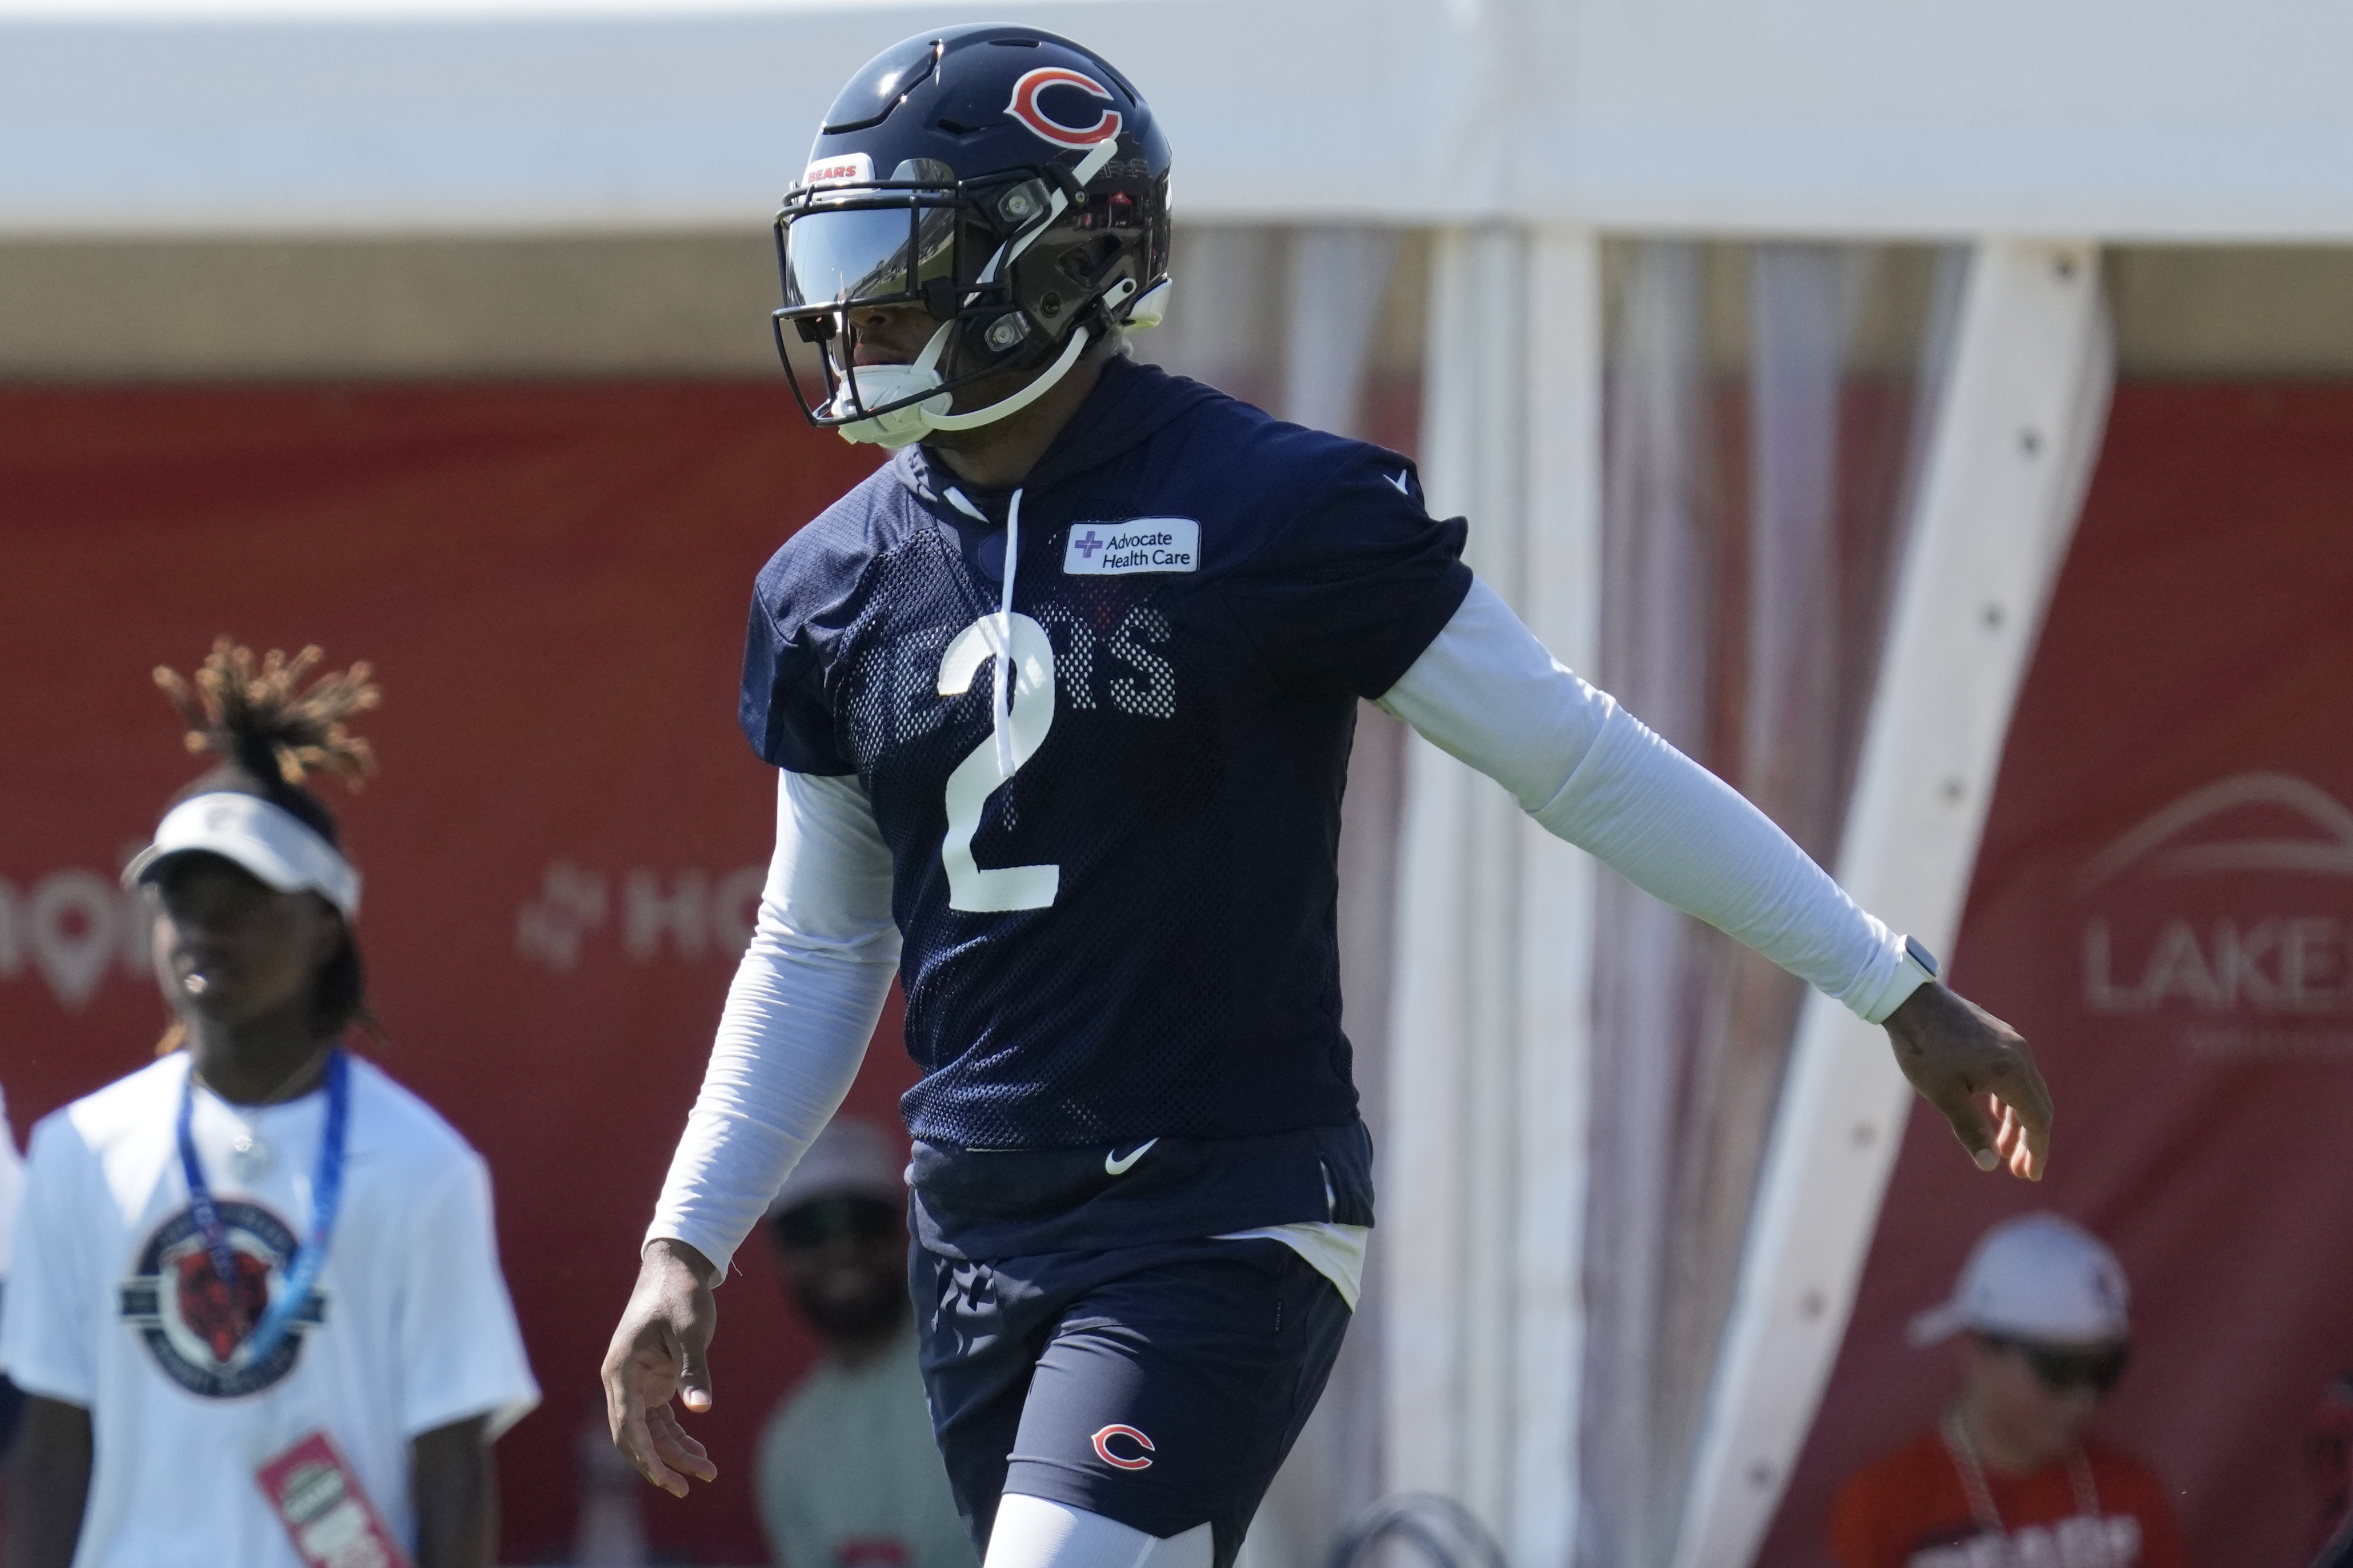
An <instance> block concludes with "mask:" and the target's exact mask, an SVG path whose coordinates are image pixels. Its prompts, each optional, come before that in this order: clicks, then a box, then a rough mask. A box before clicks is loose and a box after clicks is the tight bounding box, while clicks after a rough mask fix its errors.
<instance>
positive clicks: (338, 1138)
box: [179, 1046, 352, 1366]
mask: <svg viewBox="0 0 2353 1568" xmlns="http://www.w3.org/2000/svg"><path fill="white" fill-rule="evenodd" d="M195 1109H196V1065H195V1061H194V1060H193V1059H192V1060H190V1062H189V1063H188V1078H187V1082H186V1083H185V1085H183V1086H182V1088H181V1090H180V1125H179V1132H180V1171H181V1173H182V1174H183V1175H185V1177H186V1178H187V1182H188V1207H189V1208H190V1209H191V1210H192V1211H193V1212H194V1214H195V1221H196V1229H197V1230H198V1231H199V1232H201V1233H202V1234H203V1236H204V1238H205V1250H206V1252H208V1253H210V1254H211V1255H212V1260H213V1272H214V1273H215V1274H216V1275H218V1276H219V1277H220V1282H221V1284H222V1285H224V1286H225V1287H227V1289H228V1293H229V1300H230V1301H231V1302H232V1303H233V1302H235V1301H236V1300H237V1254H236V1253H235V1252H234V1251H232V1250H231V1249H230V1247H229V1244H228V1226H226V1225H224V1224H223V1223H222V1222H221V1216H220V1205H217V1204H216V1203H214V1202H213V1190H212V1188H211V1187H209V1186H207V1185H206V1183H205V1168H204V1165H203V1163H201V1162H199V1161H198V1160H197V1158H196V1141H195V1136H194V1135H193V1134H192V1133H191V1132H190V1131H189V1128H190V1125H191V1123H192V1121H193V1120H194V1118H195ZM351 1116H352V1073H351V1060H350V1058H347V1057H345V1056H344V1055H343V1047H340V1046H338V1047H335V1048H334V1049H332V1050H331V1051H329V1052H328V1053H327V1125H326V1129H325V1131H323V1132H322V1133H321V1134H320V1138H319V1170H318V1174H317V1176H316V1177H315V1178H314V1179H313V1180H312V1182H311V1237H310V1239H309V1240H307V1241H305V1242H303V1243H302V1244H301V1246H300V1247H297V1248H296V1249H295V1252H294V1256H293V1258H291V1259H290V1260H289V1262H288V1265H287V1269H286V1277H285V1280H284V1283H283V1284H282V1285H281V1286H280V1289H279V1292H278V1296H277V1299H276V1300H272V1301H271V1302H270V1303H269V1310H266V1311H265V1312H263V1313H262V1314H261V1321H260V1322H259V1323H256V1324H255V1325H254V1327H253V1331H252V1332H251V1333H250V1334H248V1335H247V1336H246V1340H245V1347H244V1348H245V1364H246V1365H247V1366H253V1365H257V1364H259V1363H260V1362H262V1361H264V1360H265V1359H267V1358H268V1357H269V1352H272V1351H274V1350H276V1349H277V1348H278V1342H279V1341H280V1340H282V1339H284V1338H285V1337H286V1331H287V1330H288V1329H289V1328H290V1327H292V1325H293V1322H294V1315H295V1314H296V1313H297V1312H300V1311H301V1310H302V1307H303V1304H304V1303H305V1302H307V1301H308V1300H310V1299H311V1289H312V1288H313V1287H315V1286H316V1285H317V1284H318V1283H319V1270H320V1269H322V1268H325V1267H326V1263H327V1237H329V1236H331V1235H332V1234H333V1232H334V1228H335V1211H336V1210H337V1209H338V1208H340V1207H342V1206H343V1135H344V1132H345V1131H346V1130H347V1129H348V1128H349V1127H350V1125H351Z"/></svg>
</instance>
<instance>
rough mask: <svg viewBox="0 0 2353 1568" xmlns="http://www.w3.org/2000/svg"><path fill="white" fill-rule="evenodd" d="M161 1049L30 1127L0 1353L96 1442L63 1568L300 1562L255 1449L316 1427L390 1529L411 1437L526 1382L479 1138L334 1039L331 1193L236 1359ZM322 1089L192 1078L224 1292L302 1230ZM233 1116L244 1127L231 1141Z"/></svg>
mask: <svg viewBox="0 0 2353 1568" xmlns="http://www.w3.org/2000/svg"><path fill="white" fill-rule="evenodd" d="M187 1073H188V1058H187V1055H186V1053H185V1052H180V1053H176V1054H174V1055H173V1056H169V1057H166V1058H164V1059H162V1060H160V1061H158V1062H156V1063H155V1064H154V1065H153V1067H149V1068H143V1069H142V1070H141V1071H139V1072H135V1073H133V1074H132V1075H131V1076H130V1077H129V1078H126V1079H121V1080H120V1081H118V1082H115V1083H112V1084H110V1085H108V1086H107V1087H106V1088H104V1089H100V1090H99V1091H98V1092H97V1093H96V1094H93V1095H90V1096H89V1097H88V1098H87V1099H84V1100H76V1101H75V1102H74V1103H73V1104H71V1105H69V1106H68V1107H66V1108H65V1109H64V1110H60V1111H58V1112H57V1113H56V1114H55V1115H52V1116H49V1117H46V1118H44V1119H43V1120H42V1121H41V1123H40V1125H39V1126H37V1127H36V1128H35V1129H34V1130H33V1143H32V1152H31V1156H30V1158H29V1160H28V1161H27V1162H26V1184H25V1199H24V1207H23V1211H22V1214H21V1216H20V1219H19V1222H18V1227H17V1234H16V1268H15V1271H14V1272H13V1274H12V1275H11V1276H10V1279H9V1281H8V1289H7V1295H6V1298H5V1304H0V1365H5V1367H6V1369H7V1372H8V1374H9V1376H11V1377H12V1378H13V1379H15V1381H16V1384H18V1385H19V1386H20V1387H22V1388H24V1389H25V1390H26V1392H27V1393H31V1394H41V1395H44V1396H46V1397H47V1398H50V1399H57V1400H62V1401H65V1402H67V1403H69V1404H73V1405H81V1406H83V1407H84V1408H86V1409H88V1410H89V1411H90V1414H91V1426H92V1431H93V1434H94V1437H95V1442H96V1448H97V1453H96V1464H95V1469H94V1473H93V1474H92V1476H91V1478H90V1504H89V1508H88V1511H87V1512H86V1513H85V1514H84V1516H83V1524H82V1534H81V1545H80V1548H79V1551H78V1552H76V1553H75V1555H74V1563H75V1568H179V1565H182V1564H185V1565H187V1568H199V1565H201V1568H218V1564H221V1563H237V1564H239V1565H240V1568H301V1557H300V1556H299V1555H297V1553H296V1552H295V1551H294V1549H293V1547H292V1545H291V1543H290V1542H288V1540H287V1538H286V1531H285V1528H284V1526H283V1525H281V1524H280V1522H279V1521H278V1517H277V1515H276V1514H275V1513H274V1512H273V1511H272V1510H271V1509H270V1506H269V1503H268V1502H267V1501H266V1500H265V1499H264V1498H263V1496H262V1493H261V1489H260V1488H259V1486H258V1485H257V1484H256V1483H255V1480H254V1472H255V1471H257V1470H259V1468H262V1467H263V1466H264V1465H266V1464H267V1463H268V1462H269V1460H271V1459H272V1458H276V1457H277V1456H278V1455H280V1454H281V1453H283V1452H284V1451H285V1450H286V1449H287V1448H289V1447H291V1446H292V1445H293V1444H295V1443H296V1442H298V1441H299V1440H301V1438H302V1437H303V1436H306V1435H308V1434H309V1433H311V1432H312V1431H314V1430H318V1429H321V1428H323V1429H324V1430H326V1431H327V1432H328V1433H329V1434H330V1435H332V1436H333V1438H334V1440H335V1442H336V1443H337V1444H338V1445H339V1446H340V1447H342V1448H343V1452H344V1454H345V1455H346V1456H347V1457H348V1458H350V1460H351V1464H352V1468H353V1469H354V1470H355V1471H356V1472H357V1473H358V1476H359V1478H360V1480H361V1482H362V1483H363V1484H364V1486H365V1487H366V1489H367V1491H368V1495H369V1496H370V1497H371V1498H372V1499H373V1500H375V1505H376V1508H377V1509H378V1510H380V1511H381V1512H382V1513H383V1515H384V1518H385V1523H386V1524H387V1525H388V1526H389V1527H390V1529H391V1531H392V1532H393V1534H394V1536H395V1538H396V1539H397V1540H399V1541H400V1542H402V1543H403V1544H404V1545H405V1546H406V1547H408V1548H409V1549H410V1550H411V1551H413V1550H414V1547H415V1542H416V1521H415V1516H414V1510H412V1509H411V1507H410V1502H409V1494H408V1443H409V1440H410V1439H411V1438H413V1437H416V1436H419V1435H420V1434H422V1433H426V1432H429V1431H431V1430H433V1429H434V1428H435V1427H437V1426H447V1425H448V1424H449V1423H451V1422H453V1421H461V1420H464V1419H466V1418H468V1417H470V1416H474V1415H485V1414H488V1415H490V1416H491V1433H492V1435H494V1436H495V1435H496V1434H497V1433H499V1432H501V1431H503V1430H504V1429H505V1428H506V1427H507V1426H510V1425H512V1423H513V1422H514V1421H515V1419H516V1418H517V1417H519V1416H521V1415H522V1414H523V1413H524V1412H525V1411H527V1410H529V1409H530V1408H531V1407H532V1406H533V1405H535V1404H537V1403H538V1401H539V1387H538V1385H537V1384H535V1383H533V1381H532V1375H531V1368H530V1365H529V1363H527V1362H526V1361H525V1359H524V1356H523V1348H522V1333H521V1331H519V1330H518V1329H517V1327H516V1324H515V1319H514V1308H513V1305H512V1303H511V1302H510V1301H509V1300H508V1298H507V1289H506V1282H505V1280H504V1279H503V1278H502V1277H501V1275H500V1273H499V1260H498V1244H497V1239H496V1237H495V1235H494V1233H493V1230H492V1226H491V1191H490V1175H489V1171H488V1169H487V1167H485V1166H484V1164H483V1163H482V1160H481V1156H480V1155H478V1154H476V1153H475V1152H474V1151H473V1150H472V1149H471V1148H470V1147H469V1146H468V1145H467V1143H466V1141H465V1140H464V1139H462V1138H460V1137H459V1135H458V1133H457V1132H456V1131H455V1130H454V1129H452V1128H451V1127H450V1126H449V1124H448V1122H446V1121H442V1120H441V1118H440V1117H439V1116H438V1114H436V1113H435V1112H434V1110H433V1109H432V1108H431V1107H430V1106H428V1105H427V1104H426V1103H425V1102H424V1101H423V1100H419V1099H417V1097H416V1096H415V1095H413V1094H411V1093H409V1092H408V1091H407V1090H406V1089H402V1088H401V1087H400V1086H399V1085H398V1084H396V1083H394V1082H393V1081H392V1080H391V1079H388V1078H386V1077H385V1075H384V1074H383V1073H382V1072H380V1071H378V1070H377V1069H376V1068H374V1067H372V1066H370V1065H368V1064H367V1063H366V1062H364V1061H360V1060H357V1059H354V1060H353V1063H352V1072H351V1110H350V1123H349V1128H348V1131H347V1133H346V1144H345V1146H346V1156H345V1163H344V1169H343V1204H342V1208H341V1211H340V1213H339V1214H338V1215H337V1218H336V1221H335V1229H334V1235H333V1237H332V1239H331V1241H330V1243H329V1245H328V1249H327V1260H326V1264H325V1267H324V1268H323V1269H322V1271H321V1274H320V1277H319V1285H318V1288H317V1294H318V1297H319V1299H320V1300H321V1301H322V1304H323V1310H322V1311H321V1312H319V1313H317V1314H316V1315H315V1317H316V1321H310V1322H301V1321H298V1323H297V1326H296V1329H295V1331H294V1332H293V1333H291V1334H290V1335H289V1336H288V1338H287V1339H286V1341H285V1342H283V1343H281V1344H280V1347H279V1349H278V1350H277V1351H276V1352H273V1353H272V1354H271V1355H270V1356H269V1357H268V1358H267V1359H265V1360H264V1361H263V1362H262V1363H259V1365H257V1366H253V1367H250V1368H248V1367H242V1366H239V1365H237V1364H236V1363H235V1362H234V1361H233V1360H224V1359H223V1358H222V1356H221V1355H220V1353H219V1352H221V1351H224V1350H226V1351H227V1352H230V1355H231V1356H232V1357H233V1356H234V1353H235V1346H234V1345H233V1344H231V1343H229V1342H227V1339H228V1336H229V1335H231V1334H233V1333H234V1332H235V1329H234V1328H233V1327H232V1326H230V1323H231V1321H233V1320H231V1319H230V1317H229V1314H227V1312H226V1310H225V1307H226V1301H225V1300H224V1297H223V1292H222V1289H221V1287H220V1284H219V1282H218V1279H217V1278H216V1275H215V1273H214V1270H213V1265H212V1261H211V1258H210V1256H209V1255H208V1254H207V1253H206V1250H205V1247H204V1241H203V1237H202V1236H201V1235H200V1234H199V1233H198V1232H197V1230H196V1228H195V1220H194V1218H193V1216H192V1215H191V1214H190V1211H189V1207H188V1190H187V1184H186V1181H185V1178H184V1177H183V1175H182V1173H181V1169H180V1160H179V1153H178V1144H177V1141H176V1138H175V1135H174V1130H173V1129H174V1120H175V1118H176V1116H177V1114H178V1110H179V1103H180V1094H181V1090H182V1088H183V1086H184V1085H185V1082H186V1080H187ZM325 1122H326V1095H325V1093H324V1091H323V1090H322V1091H317V1092H313V1093H311V1094H309V1095H306V1096H304V1097H303V1098H301V1099H300V1100H290V1101H288V1102H286V1103H284V1104H281V1105H270V1106H231V1105H229V1104H227V1102H225V1101H223V1100H219V1099H216V1097H214V1096H213V1095H212V1094H211V1093H209V1092H207V1091H206V1090H203V1089H199V1090H198V1091H197V1093H196V1103H195V1121H194V1127H193V1133H194V1137H195V1147H196V1151H197V1154H198V1156H199V1158H200V1159H201V1160H202V1162H203V1164H204V1172H205V1179H206V1184H208V1185H209V1186H210V1187H211V1188H212V1191H213V1195H214V1198H215V1200H216V1202H217V1203H218V1204H219V1205H220V1210H221V1217H222V1219H223V1220H224V1221H225V1222H226V1223H227V1226H228V1230H229V1237H230V1244H231V1246H232V1247H234V1248H235V1249H236V1250H237V1252H238V1253H240V1254H241V1255H243V1256H244V1257H245V1258H250V1259H252V1260H253V1261H252V1265H251V1267H252V1268H253V1272H254V1279H253V1280H252V1282H251V1283H249V1284H248V1286H247V1287H246V1288H247V1289H248V1292H249V1295H248V1301H247V1303H246V1304H247V1307H248V1314H249V1315H250V1313H251V1309H252V1307H253V1306H254V1305H255V1304H257V1303H258V1302H259V1300H263V1299H264V1298H263V1297H262V1295H261V1292H262V1291H263V1290H264V1289H268V1290H275V1289H279V1288H280V1282H281V1278H282V1274H283V1271H284V1268H285V1261H286V1257H287V1254H288V1253H289V1252H290V1250H291V1247H292V1244H293V1243H294V1242H295V1240H296V1239H297V1238H299V1237H303V1236H305V1235H307V1234H308V1232H309V1229H310V1224H311V1179H312V1173H314V1172H315V1171H316V1170H317V1168H318V1159H319V1142H320V1139H321V1137H322V1134H323V1132H324V1130H325ZM241 1136H242V1137H243V1138H245V1139H246V1140H247V1144H248V1147H247V1149H246V1150H245V1151H243V1152H240V1151H238V1150H237V1149H236V1148H235V1147H233V1145H234V1144H235V1143H236V1142H237V1140H238V1139H239V1138H240V1137H241Z"/></svg>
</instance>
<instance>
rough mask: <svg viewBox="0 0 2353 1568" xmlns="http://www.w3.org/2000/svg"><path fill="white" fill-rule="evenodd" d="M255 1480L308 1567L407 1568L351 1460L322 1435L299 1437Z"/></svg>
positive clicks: (254, 1477) (261, 1471) (405, 1560)
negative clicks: (354, 1471)
mask: <svg viewBox="0 0 2353 1568" xmlns="http://www.w3.org/2000/svg"><path fill="white" fill-rule="evenodd" d="M253 1479H255V1480H256V1481H258V1482H259V1483H260V1485H261V1495H262V1496H264V1497H266V1498H268V1499H269V1506H270V1507H271V1508H273V1509H276V1510H278V1522H279V1523H280V1524H282V1525H284V1526H285V1527H286V1538H287V1539H288V1540H290V1541H291V1542H293V1543H294V1550H295V1551H296V1552H300V1553H301V1557H302V1561H303V1562H304V1563H308V1564H309V1565H310V1568H411V1564H410V1563H409V1561H408V1553H406V1552H403V1551H402V1550H401V1549H400V1547H399V1545H398V1543H397V1542H395V1541H394V1540H393V1539H392V1531H389V1530H386V1529H385V1527H384V1518H383V1516H382V1515H381V1514H379V1513H377V1512H376V1510H375V1503H373V1502H371V1501H369V1500H368V1495H367V1489H366V1488H364V1487H363V1486H361V1485H360V1479H359V1477H358V1476H356V1475H354V1474H353V1471H352V1462H351V1461H350V1460H349V1459H346V1458H343V1450H342V1449H341V1448H338V1447H335V1440H334V1439H333V1438H332V1437H330V1436H327V1435H326V1434H325V1433H324V1432H313V1433H311V1435H310V1436H306V1437H304V1438H302V1439H301V1441H299V1442H297V1443H296V1444H295V1445H294V1446H293V1447H290V1448H289V1449H287V1450H286V1451H285V1452H284V1453H282V1454H280V1455H279V1456H278V1457H277V1458H274V1459H272V1460H270V1461H269V1463H268V1464H266V1465H264V1466H262V1467H261V1468H260V1469H259V1470H256V1471H255V1472H254V1475H253Z"/></svg>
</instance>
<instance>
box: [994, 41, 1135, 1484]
mask: <svg viewBox="0 0 2353 1568" xmlns="http://www.w3.org/2000/svg"><path fill="white" fill-rule="evenodd" d="M1050 87H1074V88H1077V89H1079V90H1080V91H1081V92H1083V93H1089V94H1092V96H1094V97H1096V98H1100V99H1103V100H1105V101H1107V102H1108V101H1111V89H1109V88H1107V87H1105V86H1103V83H1101V82H1099V81H1097V80H1095V79H1093V78H1092V77H1089V76H1082V75H1080V74H1079V73H1078V72H1077V71H1074V70H1066V69H1064V68H1062V67H1060V66H1040V67H1039V68H1037V69H1036V70H1033V71H1031V72H1030V73H1029V75H1028V76H1025V77H1023V78H1022V79H1020V80H1019V81H1017V82H1015V83H1014V84H1013V101H1012V102H1010V103H1008V104H1007V105H1006V106H1005V112H1006V113H1008V114H1009V115H1011V116H1013V118H1014V119H1016V120H1018V121H1021V123H1022V124H1023V125H1025V126H1027V127H1029V131H1030V133H1031V134H1033V135H1036V136H1042V137H1044V138H1045V139H1046V140H1047V141H1049V142H1052V143H1053V144H1054V145H1055V146H1057V147H1073V148H1081V149H1083V148H1088V147H1092V146H1093V145H1094V144H1095V143H1096V142H1108V141H1110V140H1111V139H1112V138H1113V137H1114V136H1116V135H1118V134H1119V128H1120V126H1121V125H1122V124H1124V123H1125V122H1124V121H1122V120H1121V118H1120V116H1119V111H1118V110H1111V109H1106V110H1103V111H1102V112H1101V113H1099V114H1097V115H1096V116H1095V122H1094V123H1093V124H1092V125H1086V126H1070V125H1063V124H1060V123H1058V122H1057V121H1051V120H1049V119H1047V118H1046V111H1045V110H1042V109H1039V107H1038V95H1039V93H1041V92H1043V91H1045V90H1046V89H1048V88H1050ZM1104 1430H1105V1431H1112V1430H1118V1431H1125V1430H1126V1428H1125V1427H1118V1428H1113V1427H1105V1428H1104ZM1096 1447H1102V1445H1101V1444H1100V1443H1098V1444H1097V1445H1096ZM1146 1447H1149V1445H1146ZM1151 1462H1152V1461H1151V1460H1149V1459H1146V1460H1145V1464H1150V1463H1151Z"/></svg>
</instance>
